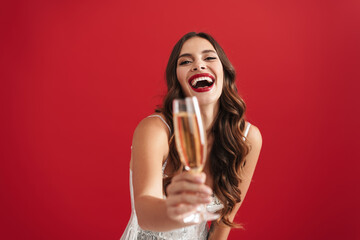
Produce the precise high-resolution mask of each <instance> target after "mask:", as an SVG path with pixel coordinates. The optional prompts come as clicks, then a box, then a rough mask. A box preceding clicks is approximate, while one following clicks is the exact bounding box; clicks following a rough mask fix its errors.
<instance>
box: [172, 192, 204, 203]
mask: <svg viewBox="0 0 360 240" xmlns="http://www.w3.org/2000/svg"><path fill="white" fill-rule="evenodd" d="M166 200H167V201H166V204H167V205H168V206H177V205H180V204H192V205H197V204H207V203H210V202H211V197H210V196H209V195H208V194H190V193H182V194H176V195H168V197H167V198H166Z"/></svg>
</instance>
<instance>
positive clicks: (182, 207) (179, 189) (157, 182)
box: [130, 118, 212, 232]
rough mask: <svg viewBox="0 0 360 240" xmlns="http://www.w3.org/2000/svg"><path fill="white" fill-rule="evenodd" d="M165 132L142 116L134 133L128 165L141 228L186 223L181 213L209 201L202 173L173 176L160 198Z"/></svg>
mask: <svg viewBox="0 0 360 240" xmlns="http://www.w3.org/2000/svg"><path fill="white" fill-rule="evenodd" d="M168 134H169V133H168V129H167V127H166V126H165V125H164V123H162V122H161V120H160V119H157V118H146V119H144V120H143V121H142V122H141V123H140V124H139V125H138V127H137V128H136V130H135V133H134V137H133V148H132V160H131V163H130V167H131V169H132V171H133V188H134V201H135V210H136V215H137V218H138V223H139V225H140V227H141V228H142V229H144V230H151V231H157V232H164V231H170V230H173V229H177V228H181V227H184V226H187V225H186V224H184V223H183V222H182V218H181V215H182V214H185V213H186V212H189V211H192V210H193V209H194V208H196V204H201V203H209V202H210V195H211V194H212V191H211V189H210V188H209V187H207V186H206V185H205V184H204V181H205V176H204V175H194V174H189V173H182V174H179V175H177V176H175V177H174V178H173V180H172V182H171V184H170V185H169V186H168V188H167V192H168V197H167V198H166V199H163V187H162V162H163V161H164V160H165V159H166V157H167V155H168V152H169V146H168V138H169V135H168ZM196 192H202V193H203V194H202V195H199V194H195V193H196ZM204 196H205V197H204Z"/></svg>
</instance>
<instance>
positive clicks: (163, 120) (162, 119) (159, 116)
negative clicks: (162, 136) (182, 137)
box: [148, 114, 171, 135]
mask: <svg viewBox="0 0 360 240" xmlns="http://www.w3.org/2000/svg"><path fill="white" fill-rule="evenodd" d="M148 117H158V118H160V119H161V121H162V122H163V123H165V125H166V126H167V127H168V129H169V133H170V135H171V128H170V126H169V124H167V122H166V121H165V119H164V118H163V117H162V116H161V115H157V114H154V115H150V116H148Z"/></svg>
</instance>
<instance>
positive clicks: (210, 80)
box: [189, 73, 215, 92]
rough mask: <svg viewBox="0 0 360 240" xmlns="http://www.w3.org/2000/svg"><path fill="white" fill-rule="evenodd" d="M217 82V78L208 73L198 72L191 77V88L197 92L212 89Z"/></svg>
mask: <svg viewBox="0 0 360 240" xmlns="http://www.w3.org/2000/svg"><path fill="white" fill-rule="evenodd" d="M214 83H215V78H214V77H213V76H212V75H211V74H208V73H202V74H196V75H194V76H192V77H190V79H189V84H190V86H191V88H192V89H193V90H194V91H196V92H206V91H210V90H211V88H212V87H213V85H214Z"/></svg>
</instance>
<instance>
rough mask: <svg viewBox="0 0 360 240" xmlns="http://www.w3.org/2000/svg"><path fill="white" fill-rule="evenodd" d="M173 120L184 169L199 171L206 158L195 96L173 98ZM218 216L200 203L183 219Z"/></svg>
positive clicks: (196, 219) (197, 219)
mask: <svg viewBox="0 0 360 240" xmlns="http://www.w3.org/2000/svg"><path fill="white" fill-rule="evenodd" d="M173 121H174V129H175V143H176V148H177V151H178V153H179V156H180V159H181V161H182V162H183V164H184V165H185V169H186V170H187V171H190V172H196V173H199V172H201V171H202V170H203V168H204V165H205V160H206V135H205V130H204V126H203V122H202V119H201V113H200V107H199V103H198V101H197V98H196V97H187V98H185V99H174V101H173ZM219 216H220V215H219V214H215V213H211V212H208V211H207V210H206V205H201V206H199V207H198V208H197V209H196V212H194V213H191V214H189V215H187V216H185V217H184V218H183V221H184V223H200V222H203V221H212V220H215V219H217V218H219Z"/></svg>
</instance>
